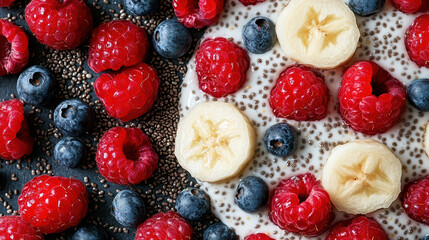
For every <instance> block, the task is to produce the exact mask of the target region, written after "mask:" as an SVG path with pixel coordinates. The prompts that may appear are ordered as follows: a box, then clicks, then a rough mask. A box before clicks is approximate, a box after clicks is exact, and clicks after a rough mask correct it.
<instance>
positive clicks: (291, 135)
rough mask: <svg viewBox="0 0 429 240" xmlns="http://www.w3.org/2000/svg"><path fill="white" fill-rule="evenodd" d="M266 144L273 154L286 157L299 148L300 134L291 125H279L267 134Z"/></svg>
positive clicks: (269, 129) (272, 127) (265, 137)
mask: <svg viewBox="0 0 429 240" xmlns="http://www.w3.org/2000/svg"><path fill="white" fill-rule="evenodd" d="M264 143H265V145H266V146H267V149H268V152H270V153H271V154H274V155H276V156H279V157H286V156H287V155H289V154H291V153H293V152H294V151H295V150H296V148H297V147H298V134H297V133H296V130H295V128H294V127H292V126H291V125H289V124H287V123H277V124H276V125H274V126H271V127H270V128H268V130H267V132H265V136H264Z"/></svg>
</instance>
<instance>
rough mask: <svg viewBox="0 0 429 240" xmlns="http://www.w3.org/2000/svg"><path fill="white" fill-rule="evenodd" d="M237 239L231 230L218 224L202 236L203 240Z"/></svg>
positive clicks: (209, 228)
mask: <svg viewBox="0 0 429 240" xmlns="http://www.w3.org/2000/svg"><path fill="white" fill-rule="evenodd" d="M237 239H238V237H237V235H236V234H235V232H234V231H232V229H231V228H229V227H228V226H226V225H225V224H223V223H221V222H218V223H215V224H213V225H211V226H210V227H208V228H207V229H206V230H205V231H204V234H203V240H237Z"/></svg>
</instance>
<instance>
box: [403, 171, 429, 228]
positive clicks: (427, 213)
mask: <svg viewBox="0 0 429 240" xmlns="http://www.w3.org/2000/svg"><path fill="white" fill-rule="evenodd" d="M400 199H401V201H402V207H403V208H404V210H405V212H406V213H407V214H408V216H409V217H410V218H412V219H414V220H415V221H417V222H422V223H425V224H429V175H428V176H426V177H423V178H420V179H417V180H415V181H413V182H411V183H409V184H407V185H406V186H405V187H404V189H403V190H402V193H401V196H400Z"/></svg>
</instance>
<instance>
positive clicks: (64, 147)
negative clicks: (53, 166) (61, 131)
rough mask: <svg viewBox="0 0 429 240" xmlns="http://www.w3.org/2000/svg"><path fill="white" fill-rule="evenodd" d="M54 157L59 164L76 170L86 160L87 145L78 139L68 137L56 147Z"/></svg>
mask: <svg viewBox="0 0 429 240" xmlns="http://www.w3.org/2000/svg"><path fill="white" fill-rule="evenodd" d="M54 157H55V160H57V161H58V163H59V164H61V165H63V166H66V167H68V168H76V167H77V166H78V165H79V163H80V162H82V160H83V159H84V158H85V145H84V144H83V142H82V141H80V140H79V139H78V138H74V137H67V138H65V139H63V140H61V141H59V142H58V143H57V145H55V149H54Z"/></svg>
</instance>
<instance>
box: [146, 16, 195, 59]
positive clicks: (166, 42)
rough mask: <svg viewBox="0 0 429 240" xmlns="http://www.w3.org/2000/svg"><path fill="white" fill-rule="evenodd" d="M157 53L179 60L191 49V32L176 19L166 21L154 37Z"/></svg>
mask: <svg viewBox="0 0 429 240" xmlns="http://www.w3.org/2000/svg"><path fill="white" fill-rule="evenodd" d="M152 38H153V39H152V42H153V46H154V48H155V51H156V52H157V53H158V54H159V55H161V56H163V57H165V58H172V59H174V58H179V57H181V56H183V55H185V54H186V53H187V52H188V50H189V48H190V47H191V43H192V37H191V34H190V33H189V30H188V29H187V28H186V27H185V26H183V25H182V24H181V23H180V22H179V21H177V20H175V19H169V20H165V21H163V22H162V23H160V24H159V25H158V27H156V29H155V32H154V33H153V37H152Z"/></svg>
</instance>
